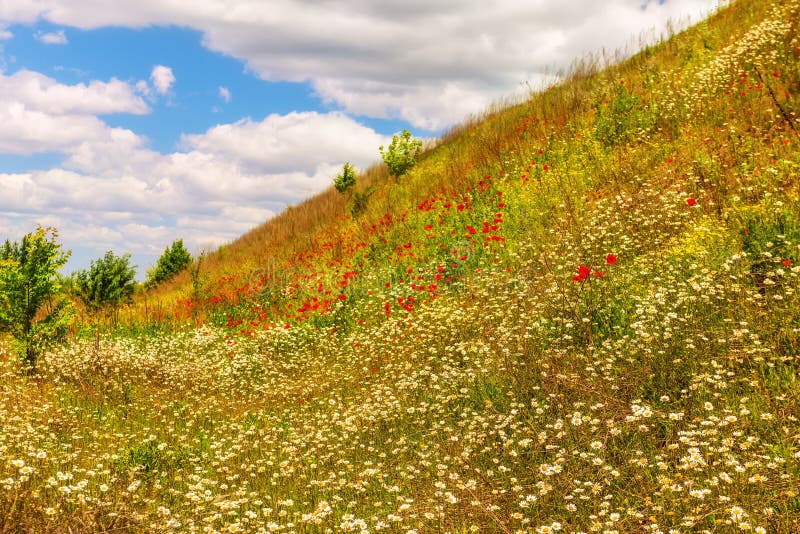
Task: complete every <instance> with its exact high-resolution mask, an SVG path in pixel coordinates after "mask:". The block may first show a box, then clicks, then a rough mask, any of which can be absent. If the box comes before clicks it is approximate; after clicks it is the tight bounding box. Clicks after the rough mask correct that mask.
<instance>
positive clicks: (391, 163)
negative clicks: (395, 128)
mask: <svg viewBox="0 0 800 534" xmlns="http://www.w3.org/2000/svg"><path fill="white" fill-rule="evenodd" d="M379 150H380V152H381V157H382V158H383V161H384V163H386V166H387V167H388V168H389V174H391V175H392V176H394V177H395V178H400V177H401V176H403V175H404V174H406V173H407V172H408V171H409V170H411V168H412V167H413V166H414V165H415V164H416V163H417V156H418V155H419V153H420V151H421V150H422V141H420V140H419V139H412V138H411V132H409V131H408V130H403V133H402V134H400V135H395V136H394V137H392V143H391V144H390V145H389V149H388V150H385V151H384V148H383V147H380V149H379Z"/></svg>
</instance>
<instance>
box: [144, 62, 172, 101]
mask: <svg viewBox="0 0 800 534" xmlns="http://www.w3.org/2000/svg"><path fill="white" fill-rule="evenodd" d="M150 81H152V82H153V86H154V87H155V88H156V91H157V92H158V93H159V94H162V95H165V94H167V92H168V91H169V89H170V87H172V84H173V83H175V75H174V74H172V69H171V68H169V67H165V66H164V65H156V66H155V67H153V71H152V72H151V73H150Z"/></svg>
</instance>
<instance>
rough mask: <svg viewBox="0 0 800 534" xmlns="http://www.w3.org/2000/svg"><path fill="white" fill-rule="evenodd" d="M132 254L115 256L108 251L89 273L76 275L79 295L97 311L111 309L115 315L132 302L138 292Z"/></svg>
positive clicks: (94, 262) (83, 271)
mask: <svg viewBox="0 0 800 534" xmlns="http://www.w3.org/2000/svg"><path fill="white" fill-rule="evenodd" d="M130 258H131V256H130V254H124V255H122V256H115V255H114V253H113V252H111V251H108V252H106V255H105V256H103V257H102V258H100V259H99V260H97V261H92V264H91V266H90V267H89V269H88V270H82V271H80V272H78V273H77V275H76V285H77V290H78V295H79V296H80V298H81V300H83V302H84V303H86V305H87V306H88V307H89V308H91V309H92V310H94V311H98V310H100V309H101V308H104V307H106V306H110V308H111V310H112V312H116V310H117V308H118V306H119V304H120V303H121V302H123V301H125V300H129V299H130V298H131V296H132V295H133V291H134V289H135V288H136V281H135V277H136V267H135V266H131V265H130Z"/></svg>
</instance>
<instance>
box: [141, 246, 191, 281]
mask: <svg viewBox="0 0 800 534" xmlns="http://www.w3.org/2000/svg"><path fill="white" fill-rule="evenodd" d="M190 263H192V255H191V254H190V253H189V251H188V250H186V247H185V246H184V245H183V239H176V240H175V241H173V243H172V246H171V247H167V248H166V249H164V253H163V254H162V255H161V257H160V258H158V263H157V264H156V266H155V267H154V268H153V269H151V270H149V271H148V272H147V286H148V287H153V286H156V285H158V284H160V283H161V282H164V281H166V280H169V279H170V278H172V277H173V276H175V275H176V274H178V273H179V272H181V271H182V270H184V269H185V268H186V267H188V266H189V264H190Z"/></svg>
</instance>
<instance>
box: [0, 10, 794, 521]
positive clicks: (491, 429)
mask: <svg viewBox="0 0 800 534" xmlns="http://www.w3.org/2000/svg"><path fill="white" fill-rule="evenodd" d="M798 23H800V2H798V1H790V2H787V1H784V2H777V1H776V2H770V1H739V2H734V3H733V4H732V5H731V6H729V7H726V8H723V9H721V10H720V11H719V12H717V13H716V14H714V15H713V16H712V17H710V18H709V19H708V20H706V21H704V22H702V23H700V24H698V25H697V26H695V27H693V28H691V29H690V30H688V31H686V32H683V33H681V34H679V35H677V36H674V37H672V38H670V39H668V40H664V42H662V43H660V44H658V45H656V46H652V47H650V48H648V49H646V50H644V51H643V52H641V53H640V54H638V55H636V56H635V57H633V58H631V59H629V60H627V61H625V62H623V63H621V64H619V65H614V66H609V67H607V68H602V69H601V67H602V66H603V65H602V64H601V62H600V61H599V60H597V61H594V60H589V61H584V62H583V63H582V64H581V65H580V67H579V68H576V72H575V73H574V75H573V76H571V78H570V79H569V80H568V81H566V82H565V83H563V84H561V85H559V86H557V87H553V88H551V89H549V90H547V91H546V92H543V93H541V94H537V95H535V96H533V97H532V98H531V99H530V100H529V101H526V102H524V103H522V104H519V105H515V106H511V107H508V108H505V109H498V110H494V111H491V112H488V113H486V114H485V116H484V117H483V118H482V119H481V120H476V121H474V122H472V123H470V124H468V125H465V126H463V127H461V128H459V129H457V130H455V131H453V132H452V133H451V134H449V135H448V136H446V138H445V139H443V140H442V141H441V142H440V143H439V144H437V146H435V147H432V148H431V149H430V150H428V151H427V152H426V153H425V155H424V157H423V158H422V159H421V161H420V163H419V165H418V166H417V167H416V168H415V169H414V170H413V171H412V172H411V173H410V174H409V175H408V176H406V177H404V178H402V179H401V180H399V181H398V180H394V179H393V178H389V177H388V176H387V174H386V173H385V171H384V170H383V169H381V168H379V167H375V168H373V169H371V170H369V171H368V172H367V173H365V174H364V176H362V177H361V183H360V185H359V188H360V190H361V191H362V192H364V191H367V189H368V188H372V190H373V192H372V194H371V195H370V196H369V200H368V203H367V206H366V209H365V210H364V211H362V212H361V213H360V214H358V215H357V216H353V215H352V214H351V212H350V208H349V204H350V203H351V202H352V199H348V198H346V197H344V196H341V195H339V194H338V193H336V192H335V191H333V190H330V191H327V192H325V193H323V194H322V195H320V196H318V197H315V198H313V199H311V200H309V201H307V202H305V203H303V204H301V205H300V206H297V207H295V208H292V209H290V210H288V211H287V212H285V213H284V214H282V215H281V216H279V217H277V218H276V219H275V220H273V221H270V222H268V223H266V224H265V225H264V226H262V227H260V228H257V229H255V230H254V231H253V232H251V233H250V234H248V235H246V236H243V237H242V238H241V239H240V240H238V241H237V242H235V243H232V244H230V245H229V246H226V247H224V248H223V249H221V250H220V251H218V252H216V253H215V254H212V255H211V256H210V257H209V259H208V260H207V262H205V263H204V264H203V266H202V270H201V279H200V281H201V282H202V283H197V284H195V285H194V286H193V284H192V283H191V280H190V279H189V277H188V276H186V278H183V279H178V280H176V281H175V283H174V284H172V285H171V286H169V287H164V288H161V289H159V290H158V291H157V292H153V293H149V294H147V295H146V298H145V296H142V297H141V298H140V299H139V300H138V301H137V302H136V304H135V305H134V306H133V307H132V308H131V309H129V310H127V311H126V313H127V319H126V320H125V322H126V325H127V326H128V327H131V328H130V329H129V331H128V334H127V335H121V334H119V333H117V334H112V333H111V332H109V333H107V334H105V335H103V336H101V337H100V338H99V340H94V339H92V340H90V341H84V340H81V339H76V340H75V341H74V342H73V343H71V344H70V345H69V346H68V347H66V348H64V349H62V350H58V351H55V352H52V353H49V354H47V355H46V356H45V357H44V361H43V362H42V364H41V373H40V375H39V376H36V377H24V376H21V375H20V374H19V373H18V372H17V370H16V368H15V365H14V363H13V362H12V361H10V359H8V358H4V359H3V362H2V363H0V374H2V380H1V381H0V392H2V395H0V406H2V410H0V453H1V454H0V531H3V532H17V531H22V532H28V531H30V532H66V531H70V530H71V531H73V532H75V531H79V532H86V531H107V530H108V531H111V530H119V531H132V532H162V531H163V532H169V531H187V532H191V531H219V532H222V531H225V532H250V531H252V532H256V531H265V532H348V531H349V532H365V531H369V532H373V531H387V532H414V531H416V532H554V531H566V532H579V531H580V532H615V531H616V532H703V531H707V532H734V531H738V530H750V531H756V532H786V533H791V532H798V531H800V490H798V488H800V424H798V417H800V413H798V410H800V385H799V384H798V365H799V363H798V351H799V350H800V294H799V293H798V290H800V198H799V197H798V195H799V194H800V191H798V188H799V187H800V177H799V176H798V175H799V174H800V152H799V151H798V147H799V146H800V138H798V126H800V117H798V116H797V114H796V113H797V110H798V91H800V88H798V83H799V82H800V38H798V35H799V34H800V32H798ZM131 331H138V332H139V333H138V334H131V333H130V332H131Z"/></svg>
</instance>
